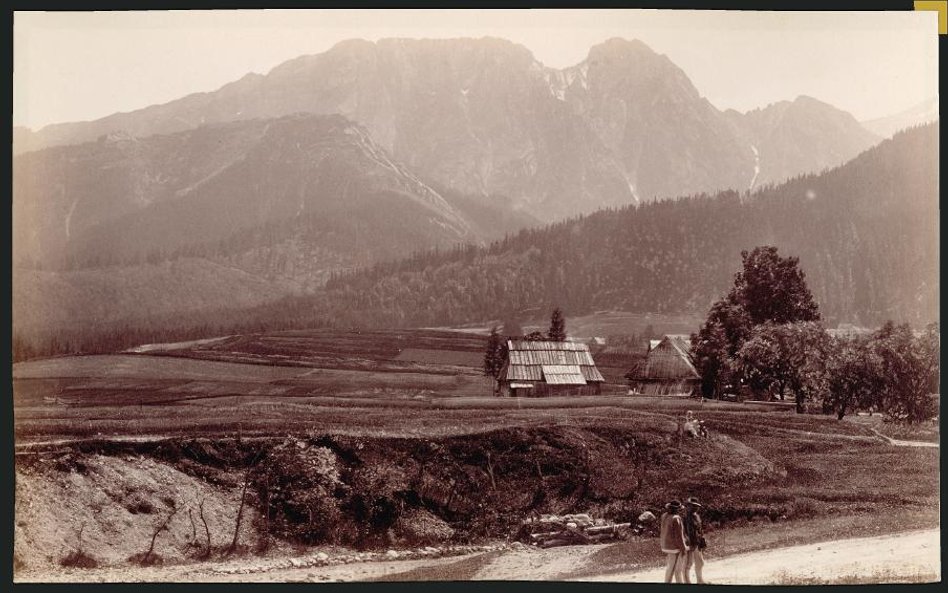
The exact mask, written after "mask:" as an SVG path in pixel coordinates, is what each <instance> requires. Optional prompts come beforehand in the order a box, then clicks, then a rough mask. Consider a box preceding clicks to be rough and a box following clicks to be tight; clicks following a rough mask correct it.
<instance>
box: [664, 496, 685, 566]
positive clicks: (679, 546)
mask: <svg viewBox="0 0 948 593" xmlns="http://www.w3.org/2000/svg"><path fill="white" fill-rule="evenodd" d="M681 509H682V506H681V502H679V501H677V500H673V501H671V502H669V503H668V504H666V505H665V512H664V513H662V518H661V528H660V531H659V537H658V539H659V541H660V542H661V546H662V552H664V553H665V556H666V559H667V561H668V563H667V565H666V566H665V582H666V583H671V582H672V579H673V578H674V581H675V582H676V583H683V582H685V580H684V579H685V561H686V556H687V554H688V546H687V544H686V543H685V530H684V525H683V523H682V518H681V516H680V515H679V512H681Z"/></svg>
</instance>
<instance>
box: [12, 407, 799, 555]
mask: <svg viewBox="0 0 948 593" xmlns="http://www.w3.org/2000/svg"><path fill="white" fill-rule="evenodd" d="M724 457H727V458H728V463H727V464H724V465H722V464H721V462H720V460H721V459H722V458H724ZM709 467H713V468H715V470H714V471H713V472H708V471H707V468H709ZM782 475H785V472H783V470H782V468H781V467H780V466H779V465H778V464H775V463H773V462H771V461H770V460H768V459H766V458H764V457H763V456H761V455H760V454H759V453H757V452H756V451H755V450H753V449H751V448H749V447H746V446H744V445H742V444H741V443H739V442H738V441H736V440H734V439H731V438H730V437H728V436H725V435H720V434H719V435H715V437H714V438H712V439H711V440H709V441H708V442H707V443H706V444H705V446H703V447H701V448H691V449H687V450H686V449H684V448H682V447H681V446H680V442H678V441H677V440H676V437H675V436H674V435H673V434H672V431H670V430H669V427H667V426H663V425H662V423H661V422H657V423H653V426H650V427H649V428H648V429H640V428H635V427H630V428H624V429H619V428H612V427H601V426H546V427H533V428H515V429H506V430H499V431H495V432H490V433H483V434H477V435H465V436H457V437H449V438H442V439H398V438H379V439H377V438H355V437H344V436H309V437H294V438H281V439H254V440H247V439H243V440H236V439H213V440H211V439H168V440H161V441H147V442H128V441H107V440H104V441H83V442H79V443H74V444H65V445H64V444H57V445H50V446H48V447H46V448H34V449H32V450H31V451H30V452H28V453H24V454H20V455H17V464H16V525H15V554H16V563H17V568H18V569H19V570H27V569H30V570H58V569H60V565H61V564H62V563H63V562H64V559H66V558H67V557H69V556H70V555H74V556H75V555H77V554H78V555H79V556H86V557H88V559H80V560H81V562H80V563H79V564H80V565H81V564H82V563H87V564H90V565H91V564H96V565H98V566H118V565H123V564H136V563H141V562H140V561H141V560H142V558H138V560H136V559H134V558H133V556H135V555H136V554H138V555H139V556H141V555H142V553H145V552H147V550H148V549H149V548H151V550H152V552H151V553H150V554H148V558H147V559H145V563H146V564H149V563H151V564H155V563H163V564H165V565H167V564H174V563H182V562H185V563H186V562H197V561H201V560H206V559H208V558H225V559H226V558H227V557H228V556H229V555H234V554H238V553H242V554H247V553H249V554H253V555H257V556H263V557H267V556H268V555H275V554H276V555H279V554H283V553H287V552H292V551H293V550H294V549H295V550H303V549H305V548H306V547H307V546H319V545H323V546H344V547H346V548H349V549H353V550H359V551H371V550H376V551H379V550H380V551H383V552H384V551H387V550H390V549H391V550H399V549H402V550H405V549H418V548H424V547H426V546H427V547H432V546H450V545H470V544H478V545H480V544H487V543H490V542H493V541H498V540H500V541H506V540H509V539H510V538H511V537H512V536H514V535H515V534H516V531H517V528H518V526H519V524H520V522H521V521H522V520H523V518H525V517H527V516H530V515H536V514H540V513H551V512H553V513H568V512H589V513H593V514H595V515H596V516H598V517H603V518H606V519H611V520H615V521H629V520H634V518H635V517H637V516H638V515H639V514H640V513H641V512H642V511H643V510H646V509H652V510H657V509H658V507H659V506H660V505H661V504H662V501H664V500H665V499H666V498H667V497H668V496H671V495H672V493H673V492H677V491H679V490H681V489H683V488H691V487H692V486H693V484H690V483H687V482H689V479H690V480H691V481H695V480H697V479H700V480H701V482H702V487H703V488H706V489H707V488H714V487H724V486H726V485H729V484H737V483H750V482H755V481H766V480H771V479H781V476H782ZM675 476H678V478H677V479H676V478H675ZM689 477H690V478H689ZM244 491H245V492H246V493H245V495H244V498H243V500H244V506H243V509H242V510H241V504H240V501H241V495H242V493H243V492H244ZM728 512H734V509H730V510H729V511H728ZM238 514H239V515H240V530H239V533H238V534H237V537H236V542H237V543H236V546H233V543H234V541H235V538H234V530H235V526H236V524H237V517H238ZM711 520H712V521H713V520H714V518H713V517H712V518H711ZM162 525H164V528H162ZM153 539H154V546H152V540H153ZM208 541H210V547H208ZM75 560H77V558H74V559H73V561H75ZM73 563H75V562H73Z"/></svg>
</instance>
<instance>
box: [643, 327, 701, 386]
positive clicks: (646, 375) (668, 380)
mask: <svg viewBox="0 0 948 593" xmlns="http://www.w3.org/2000/svg"><path fill="white" fill-rule="evenodd" d="M690 352H691V340H690V338H689V336H687V335H666V336H665V337H664V338H662V339H661V340H652V341H651V342H650V343H649V349H648V355H647V356H646V358H645V364H644V365H643V367H642V370H641V372H640V373H639V375H638V377H637V378H636V380H635V381H634V382H633V385H632V390H633V391H634V392H635V393H638V394H641V395H680V394H685V395H693V394H695V393H698V391H699V389H700V387H701V376H700V375H699V374H698V371H697V370H696V369H695V366H694V364H692V362H691V356H690Z"/></svg>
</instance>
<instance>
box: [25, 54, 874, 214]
mask: <svg viewBox="0 0 948 593" xmlns="http://www.w3.org/2000/svg"><path fill="white" fill-rule="evenodd" d="M296 113H312V114H323V115H325V114H340V115H343V116H345V117H347V118H349V119H350V120H352V121H354V122H356V123H358V124H360V125H361V126H363V127H364V129H365V130H366V131H367V132H368V134H369V136H370V137H371V138H372V139H373V141H374V142H376V143H377V144H378V145H379V146H380V147H382V148H384V149H385V150H386V151H387V152H388V154H390V155H391V157H392V158H393V159H395V160H397V161H399V162H401V163H404V164H405V165H406V166H407V167H409V168H410V169H411V170H412V171H413V172H415V173H416V174H417V175H419V176H420V177H421V178H423V179H425V180H428V181H429V182H432V183H437V184H439V185H441V186H443V187H445V188H449V189H453V190H456V191H459V192H462V193H465V194H473V195H482V196H486V195H495V196H505V197H506V198H508V199H509V200H511V201H512V204H513V205H514V207H516V208H518V209H521V210H524V211H526V212H528V213H529V214H531V215H532V216H535V217H537V218H540V219H542V220H545V221H552V220H556V219H562V218H564V217H568V216H572V215H576V214H581V213H586V212H591V211H594V210H597V209H599V208H603V207H612V206H621V205H625V204H629V203H635V202H645V201H650V200H653V199H656V198H669V197H676V196H681V195H688V194H695V193H710V192H714V191H718V190H723V189H737V190H745V189H752V188H754V187H758V186H760V185H764V184H767V183H773V182H781V181H783V180H785V179H786V178H788V177H790V176H793V175H797V174H801V173H808V172H813V171H819V170H821V169H823V168H826V167H832V166H835V165H838V164H841V163H842V162H844V161H846V160H847V159H849V158H852V157H853V156H855V155H856V154H858V153H859V152H860V151H861V150H864V149H865V148H868V147H869V146H871V145H872V144H874V143H876V142H877V141H878V140H879V138H878V137H877V136H876V135H874V134H872V133H871V132H869V131H868V130H866V129H865V128H863V127H862V126H860V125H859V123H858V122H857V121H856V120H855V119H854V118H853V117H852V116H851V115H849V114H848V113H846V112H844V111H841V110H839V109H836V108H834V107H832V106H830V105H827V104H825V103H822V102H820V101H817V100H816V99H812V98H808V97H799V98H797V99H795V100H793V101H786V102H781V103H777V104H774V105H770V106H767V107H764V108H762V109H759V110H756V111H752V112H750V113H746V114H741V113H738V112H736V111H727V112H722V111H720V110H718V109H717V108H715V107H714V106H713V105H712V104H711V103H710V102H708V101H707V99H705V98H703V97H701V95H700V94H699V92H698V90H697V89H696V88H695V87H694V85H693V84H692V83H691V81H690V80H689V79H688V77H687V75H686V74H685V73H684V72H683V71H682V70H681V69H680V68H678V67H677V66H676V65H675V64H674V63H672V61H671V60H670V59H669V58H668V57H667V56H664V55H660V54H657V53H655V52H654V51H652V50H651V49H650V48H649V47H648V46H646V45H645V44H644V43H642V42H640V41H628V40H623V39H611V40H608V41H606V42H604V43H601V44H599V45H596V46H594V47H592V48H591V49H590V51H589V54H588V56H587V57H586V59H584V60H583V61H582V62H581V63H579V64H577V65H575V66H572V67H569V68H564V69H554V68H549V67H546V66H544V65H543V64H541V63H540V62H538V61H537V60H536V59H535V58H534V57H533V55H532V54H531V53H530V51H529V50H527V49H526V48H525V47H523V46H521V45H517V44H514V43H512V42H509V41H505V40H502V39H495V38H483V39H446V40H433V39H427V40H413V39H383V40H380V41H378V42H374V43H373V42H369V41H364V40H351V41H345V42H341V43H339V44H337V45H335V46H334V47H333V48H331V49H330V50H328V51H326V52H324V53H321V54H318V55H310V56H303V57H300V58H296V59H294V60H290V61H288V62H285V63H283V64H281V65H279V66H277V67H276V68H274V69H273V70H272V71H270V72H269V73H268V74H266V75H259V74H248V75H247V76H245V77H243V78H241V79H240V80H237V81H235V82H233V83H230V84H227V85H225V86H223V87H222V88H220V89H218V90H217V91H214V92H209V93H196V94H193V95H189V96H187V97H184V98H182V99H178V100H176V101H171V102H169V103H166V104H162V105H154V106H151V107H147V108H144V109H139V110H136V111H132V112H128V113H117V114H114V115H111V116H108V117H105V118H102V119H98V120H95V121H89V122H78V123H66V124H56V125H51V126H47V127H45V128H43V129H41V130H39V131H37V132H31V131H29V130H24V129H19V130H17V132H16V134H15V137H14V151H15V152H16V153H18V154H21V153H24V152H29V151H35V150H38V149H43V148H48V147H52V146H61V145H77V144H81V143H84V142H90V141H96V140H97V139H98V138H100V137H102V136H108V135H110V134H116V133H121V134H124V135H128V136H131V137H135V138H144V137H147V136H151V135H154V134H171V133H175V132H181V131H185V130H191V129H194V128H197V127H199V126H202V125H207V124H218V123H225V122H234V121H241V120H251V119H271V118H278V117H282V116H286V115H292V114H296Z"/></svg>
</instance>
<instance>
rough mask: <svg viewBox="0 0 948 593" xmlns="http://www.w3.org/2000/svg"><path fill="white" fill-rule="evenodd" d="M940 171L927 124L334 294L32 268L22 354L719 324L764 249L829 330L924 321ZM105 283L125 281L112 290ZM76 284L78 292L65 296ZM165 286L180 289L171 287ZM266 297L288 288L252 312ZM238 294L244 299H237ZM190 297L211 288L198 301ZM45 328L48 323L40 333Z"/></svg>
mask: <svg viewBox="0 0 948 593" xmlns="http://www.w3.org/2000/svg"><path fill="white" fill-rule="evenodd" d="M938 167H939V155H938V130H937V126H934V125H929V126H923V127H920V128H916V129H912V130H909V131H906V132H903V133H900V134H897V135H896V136H894V137H893V138H892V139H890V140H886V141H884V142H883V143H882V144H880V145H879V146H878V147H875V148H873V149H871V150H869V151H866V152H864V153H863V154H861V155H859V156H858V157H857V158H856V159H853V160H852V161H850V162H849V163H847V164H845V165H843V166H841V167H838V168H836V169H833V170H831V171H828V172H826V173H823V174H821V175H808V176H803V177H799V178H796V179H794V180H792V181H790V182H787V183H785V184H782V185H779V186H775V187H766V188H764V189H762V190H759V191H757V192H755V193H753V194H751V195H749V196H748V195H744V196H742V195H740V194H738V193H737V192H723V193H721V194H719V195H717V196H715V197H713V198H683V199H679V200H666V201H661V202H654V203H648V204H643V205H639V206H631V207H625V208H621V209H617V210H605V211H601V212H597V213H595V214H592V215H589V216H586V217H581V218H578V219H573V220H570V221H567V222H562V223H557V224H553V225H549V226H547V227H544V228H537V229H529V230H524V231H521V232H520V233H518V234H517V235H512V236H508V237H506V238H505V239H503V240H501V241H497V242H495V243H493V244H491V245H490V246H489V247H476V246H467V247H454V248H452V249H449V250H444V249H441V250H438V251H429V252H426V253H415V254H414V255H413V256H411V257H410V258H407V259H403V260H399V261H389V262H381V263H377V264H375V265H374V266H372V267H371V268H369V269H365V270H362V271H356V272H352V273H349V274H343V275H338V274H336V275H334V276H333V277H332V278H330V280H329V282H328V283H326V285H325V288H323V289H321V290H318V291H316V292H315V293H312V294H304V295H297V296H292V295H293V294H294V293H298V285H288V284H281V283H280V282H279V280H280V278H281V277H280V276H279V275H276V276H271V277H272V278H274V279H273V280H266V282H265V283H260V282H257V281H256V280H248V279H246V278H244V279H243V280H240V281H239V282H236V283H234V284H229V283H230V282H231V281H232V279H233V278H236V276H235V275H234V274H242V273H244V272H243V271H242V270H233V269H232V267H229V266H227V265H220V264H213V266H214V267H213V268H206V269H207V270H208V272H206V274H207V275H208V277H210V276H211V274H214V275H215V277H216V278H218V280H214V283H215V285H217V286H218V287H219V288H221V290H218V289H217V288H208V287H206V286H205V287H202V282H201V278H200V275H201V274H204V273H205V272H201V271H200V270H201V269H203V268H201V267H199V266H206V265H210V264H208V263H206V262H205V263H203V264H199V263H194V262H193V261H192V260H191V259H182V260H180V261H183V262H187V263H186V265H185V264H181V265H179V266H178V267H174V265H172V264H167V263H159V264H154V266H152V267H151V268H148V266H149V265H150V264H146V265H144V266H138V267H131V268H117V269H114V270H108V271H105V270H102V271H100V270H89V271H85V270H79V271H76V272H68V273H65V274H63V273H60V275H58V276H55V277H44V276H43V274H45V273H43V272H36V271H28V272H22V271H15V274H14V284H13V289H14V290H13V297H14V298H13V301H14V330H15V331H14V342H15V350H16V352H18V353H19V354H18V355H17V356H20V357H22V356H28V355H29V354H25V353H29V352H33V353H34V354H35V353H40V354H43V353H45V354H50V353H57V352H63V351H67V350H64V349H63V348H64V346H63V340H64V339H65V340H69V342H70V343H71V344H74V345H75V344H78V345H79V348H80V349H82V350H83V351H110V350H113V349H115V348H127V347H129V346H132V345H135V344H136V343H144V342H154V341H177V340H181V339H193V338H199V337H206V336H208V335H222V334H227V333H235V332H253V331H262V330H264V329H268V330H273V329H283V328H300V327H320V326H336V327H385V326H432V325H446V324H459V323H467V322H479V323H483V322H484V320H489V319H498V318H507V319H516V318H518V317H519V318H521V320H526V319H527V318H535V317H540V316H543V315H545V312H546V311H549V310H550V309H551V308H552V307H553V306H560V307H563V308H564V310H565V311H566V313H567V315H569V316H576V315H583V314H586V313H590V312H593V311H603V310H623V311H628V312H632V313H687V314H689V315H697V316H703V315H704V314H706V312H707V310H708V307H709V306H710V305H711V303H712V302H713V301H714V300H716V299H718V298H720V296H721V295H723V294H724V293H725V292H726V291H727V289H728V287H729V286H730V284H731V282H732V280H733V274H734V272H735V271H736V270H737V269H739V267H740V251H741V250H742V249H751V248H753V247H755V246H757V245H764V244H770V245H776V246H777V247H778V248H779V249H780V252H781V254H784V255H796V256H798V257H799V258H800V265H801V267H802V269H803V270H804V272H805V273H806V278H807V282H808V284H809V286H810V288H811V290H812V291H813V294H814V296H815V297H816V300H817V302H818V303H819V305H820V310H821V313H822V315H823V318H824V321H825V322H826V323H827V325H829V326H833V325H836V324H837V323H841V322H851V323H857V324H860V325H868V326H873V325H877V324H879V323H881V322H882V321H884V320H886V319H894V320H897V321H902V320H904V321H909V322H912V323H914V324H916V325H921V324H924V323H927V322H929V321H932V320H937V319H938V316H939V308H938V291H939V287H938V284H939V281H938ZM488 220H490V216H486V217H483V218H482V219H481V223H484V222H485V221H488ZM258 232H259V233H260V234H261V235H267V234H269V232H270V231H268V230H266V229H264V230H259V231H258ZM277 234H278V235H279V233H277ZM346 236H347V235H346V234H344V233H343V234H341V235H340V236H339V237H337V238H339V239H342V238H345V237H346ZM240 240H241V241H249V242H250V243H253V241H250V240H249V239H246V238H241V239H240ZM222 247H223V248H224V249H223V250H224V252H232V253H237V252H239V251H240V250H239V249H238V250H234V249H232V248H230V246H228V245H226V244H223V245H222ZM267 249H270V250H271V251H269V252H267V254H265V256H264V255H262V256H260V258H258V260H257V261H258V262H267V261H268V259H267V258H268V257H270V258H272V260H270V261H269V263H268V264H265V265H263V266H262V271H261V277H265V276H264V274H266V273H269V274H274V270H279V268H280V267H281V266H286V267H289V268H292V267H293V266H294V265H298V264H299V263H300V262H299V260H287V259H286V258H284V259H282V260H281V259H280V253H275V252H274V251H273V250H272V249H273V248H272V247H260V248H258V250H257V251H258V252H261V251H266V250H267ZM251 252H252V250H251V251H247V252H245V254H246V253H251ZM241 257H243V256H241ZM303 259H304V260H305V258H303ZM276 262H282V263H279V264H277V263H276ZM146 268H147V269H146ZM228 270H231V271H230V272H228ZM142 271H144V272H145V273H142ZM102 277H105V278H109V277H114V278H115V279H116V280H113V281H112V284H111V288H106V289H103V288H102V287H101V284H100V280H101V278H102ZM296 277H298V275H294V274H289V275H287V276H286V278H296ZM62 279H65V281H66V282H68V283H69V286H67V287H66V288H62V287H60V288H58V289H57V288H56V286H57V284H56V283H57V282H59V281H60V280H62ZM118 279H121V280H120V281H119V280H118ZM155 279H158V280H157V281H158V284H157V285H156V284H154V281H155ZM165 282H167V283H168V284H175V286H172V287H162V284H163V283H165ZM244 282H246V285H244V284H243V283H244ZM116 283H117V284H116ZM136 287H138V288H136ZM254 287H260V288H261V289H262V290H257V289H256V288H254ZM267 287H270V290H271V293H270V294H269V295H264V298H263V299H262V300H260V301H253V299H255V298H257V296H258V295H260V294H261V293H262V292H266V290H267ZM228 290H233V291H235V293H236V295H237V296H239V297H240V299H242V300H238V299H234V298H230V297H229V296H221V295H228ZM109 291H111V292H109ZM188 291H196V292H195V294H194V295H193V297H192V298H188V296H187V295H188ZM207 294H209V295H212V297H211V298H209V299H205V298H204V297H203V295H207ZM110 295H112V296H110ZM162 295H165V296H162ZM284 295H289V296H284ZM267 296H269V297H272V298H266V297H267ZM281 296H282V297H283V298H280V297H281ZM136 297H137V298H136ZM156 299H158V302H159V306H154V305H153V303H154V302H156V301H155V300H156ZM175 299H180V301H179V302H175ZM182 303H184V304H182ZM166 305H170V306H166ZM248 307H249V308H248ZM34 312H37V313H36V314H35V315H34ZM44 312H45V313H44ZM37 315H38V316H39V317H40V318H42V319H41V320H40V322H39V323H35V324H34V325H33V326H30V325H29V324H27V323H24V320H26V321H29V320H31V319H34V318H35V317H37ZM44 320H45V321H44ZM90 323H91V325H90ZM57 324H59V325H57ZM68 351H71V350H68Z"/></svg>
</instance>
